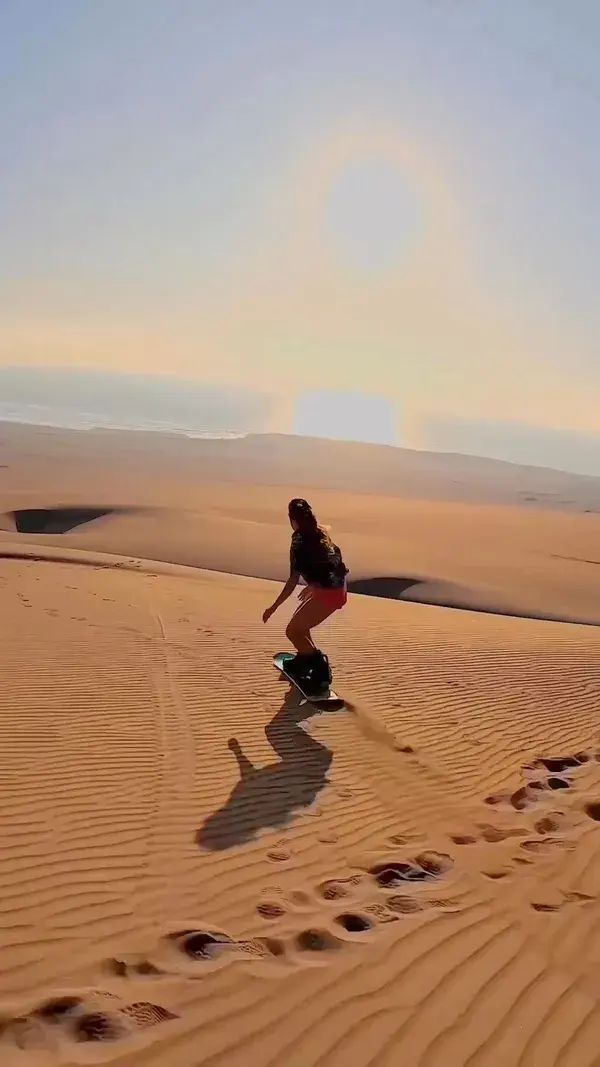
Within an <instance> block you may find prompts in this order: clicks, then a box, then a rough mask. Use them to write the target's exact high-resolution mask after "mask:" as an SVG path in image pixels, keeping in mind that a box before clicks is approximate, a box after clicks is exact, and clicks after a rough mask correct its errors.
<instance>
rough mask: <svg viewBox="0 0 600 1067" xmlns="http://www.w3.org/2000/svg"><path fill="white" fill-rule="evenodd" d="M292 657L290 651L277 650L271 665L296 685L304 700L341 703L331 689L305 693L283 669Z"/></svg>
mask: <svg viewBox="0 0 600 1067" xmlns="http://www.w3.org/2000/svg"><path fill="white" fill-rule="evenodd" d="M293 658H294V657H293V655H292V653H290V652H277V653H276V654H275V655H274V656H273V666H274V667H275V668H276V670H278V671H281V673H282V674H284V675H285V677H286V678H287V679H288V681H289V682H291V683H292V685H293V686H295V687H296V689H297V690H298V692H299V693H300V695H301V696H302V697H303V699H304V700H305V701H308V702H309V703H310V704H320V705H329V704H343V700H342V698H341V697H339V696H338V695H337V693H335V692H334V690H333V689H329V690H328V691H327V692H326V693H323V694H321V695H315V694H313V695H311V694H310V693H305V692H304V690H303V689H302V688H301V687H300V685H299V684H298V682H297V681H296V679H295V678H292V676H291V674H288V673H287V671H286V669H285V665H286V662H287V661H288V660H291V659H293Z"/></svg>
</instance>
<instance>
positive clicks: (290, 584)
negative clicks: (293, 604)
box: [263, 570, 300, 622]
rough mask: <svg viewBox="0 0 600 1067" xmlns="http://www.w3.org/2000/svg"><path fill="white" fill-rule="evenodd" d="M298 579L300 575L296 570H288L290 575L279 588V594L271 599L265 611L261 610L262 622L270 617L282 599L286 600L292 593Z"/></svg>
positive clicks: (281, 602)
mask: <svg viewBox="0 0 600 1067" xmlns="http://www.w3.org/2000/svg"><path fill="white" fill-rule="evenodd" d="M299 581H300V575H299V574H298V571H294V570H290V576H289V578H288V580H287V582H286V583H285V585H284V587H283V589H282V590H281V592H280V594H279V596H278V597H277V599H276V600H274V601H273V603H272V604H271V607H270V608H267V609H266V611H265V612H263V622H266V621H267V619H270V618H271V615H272V614H273V612H275V611H277V608H280V607H281V605H282V604H283V603H284V601H286V600H287V599H288V597H290V596H291V595H292V593H293V592H294V589H295V588H296V586H297V585H298V582H299Z"/></svg>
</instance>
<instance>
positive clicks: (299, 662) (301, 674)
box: [285, 652, 312, 682]
mask: <svg viewBox="0 0 600 1067" xmlns="http://www.w3.org/2000/svg"><path fill="white" fill-rule="evenodd" d="M311 660H312V656H306V655H302V653H301V652H297V653H296V655H295V656H294V658H293V659H290V660H288V661H287V663H286V665H285V669H286V673H287V674H289V675H290V676H291V677H292V678H294V679H295V680H296V681H298V682H300V681H301V680H302V679H303V678H305V677H306V676H307V674H308V672H309V671H310V666H311Z"/></svg>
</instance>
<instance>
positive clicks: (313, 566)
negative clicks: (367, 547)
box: [263, 497, 348, 692]
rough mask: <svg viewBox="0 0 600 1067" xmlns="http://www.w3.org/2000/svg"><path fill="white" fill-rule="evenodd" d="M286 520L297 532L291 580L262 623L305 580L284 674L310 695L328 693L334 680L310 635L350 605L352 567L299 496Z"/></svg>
mask: <svg viewBox="0 0 600 1067" xmlns="http://www.w3.org/2000/svg"><path fill="white" fill-rule="evenodd" d="M288 515H289V520H290V525H291V527H292V530H293V531H294V532H293V534H292V543H291V546H290V576H289V578H288V580H287V582H286V583H285V585H284V587H283V589H282V590H281V592H280V594H279V596H278V597H277V599H276V600H275V601H274V603H273V604H271V606H270V607H268V608H267V609H266V611H264V612H263V622H268V620H269V619H270V618H271V615H272V614H273V612H274V611H277V608H278V607H280V606H281V604H283V603H284V601H285V600H287V599H288V597H289V596H291V594H292V593H293V591H294V589H295V588H296V586H297V585H298V582H299V580H300V578H303V579H304V581H305V582H306V588H305V589H303V590H302V592H301V593H300V597H299V601H300V603H299V606H298V607H297V608H296V611H295V612H294V614H293V615H292V618H291V619H290V621H289V623H288V625H287V627H286V631H285V634H286V637H287V638H288V640H289V641H291V643H292V644H293V646H294V648H295V649H296V653H297V654H296V655H295V656H294V658H293V659H291V660H289V662H288V663H287V665H286V671H287V672H288V673H289V675H290V676H291V677H293V678H294V679H295V680H297V681H298V682H301V683H302V685H303V686H304V688H305V690H306V691H307V692H308V691H309V690H310V691H311V692H312V691H315V690H319V689H322V688H328V687H329V686H330V685H331V680H332V679H331V668H330V666H329V660H328V659H327V656H326V655H324V653H323V652H321V650H320V649H318V648H317V646H316V645H315V643H314V641H313V639H312V636H311V632H310V631H311V630H312V629H314V627H315V626H319V624H320V623H322V622H324V621H325V619H327V618H329V616H330V615H332V614H333V612H334V611H338V610H339V608H342V607H343V606H344V604H345V603H346V600H347V598H348V594H347V590H346V575H347V574H348V568H347V567H346V565H345V564H344V561H343V559H342V553H341V552H340V549H339V548H338V546H337V545H334V543H333V541H332V540H331V538H330V536H329V534H328V533H327V530H325V529H324V528H323V527H322V526H319V524H318V522H317V518H316V516H315V514H314V512H313V510H312V508H311V506H310V504H309V503H308V502H307V501H306V500H303V499H302V498H300V497H296V498H294V500H290V503H289V505H288Z"/></svg>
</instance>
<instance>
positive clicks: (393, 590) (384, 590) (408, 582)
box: [348, 578, 424, 600]
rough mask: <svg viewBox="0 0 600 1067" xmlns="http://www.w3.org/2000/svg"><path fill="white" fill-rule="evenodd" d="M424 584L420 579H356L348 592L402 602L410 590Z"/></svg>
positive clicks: (350, 582)
mask: <svg viewBox="0 0 600 1067" xmlns="http://www.w3.org/2000/svg"><path fill="white" fill-rule="evenodd" d="M423 584H424V583H423V581H422V580H421V579H420V578H356V579H354V580H351V581H349V582H348V592H350V593H359V594H360V595H361V596H378V597H382V598H383V599H384V600H401V599H402V597H403V595H404V593H406V591H407V590H408V589H412V588H414V587H415V586H417V585H423Z"/></svg>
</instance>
